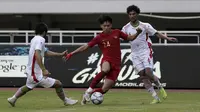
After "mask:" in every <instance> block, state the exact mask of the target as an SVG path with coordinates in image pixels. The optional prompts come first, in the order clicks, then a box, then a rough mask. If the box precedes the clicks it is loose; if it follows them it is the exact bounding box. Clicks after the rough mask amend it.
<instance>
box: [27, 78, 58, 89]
mask: <svg viewBox="0 0 200 112" xmlns="http://www.w3.org/2000/svg"><path fill="white" fill-rule="evenodd" d="M55 81H56V80H55V79H53V78H50V77H43V78H42V79H41V80H40V81H39V82H35V81H34V80H33V77H32V76H27V80H26V86H27V87H28V88H30V89H33V88H35V87H36V86H42V87H44V88H50V87H52V86H53V85H54V83H55Z"/></svg>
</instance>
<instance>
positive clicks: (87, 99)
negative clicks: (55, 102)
mask: <svg viewBox="0 0 200 112" xmlns="http://www.w3.org/2000/svg"><path fill="white" fill-rule="evenodd" d="M87 102H90V94H88V93H85V94H83V97H82V101H81V105H85V104H86V103H87Z"/></svg>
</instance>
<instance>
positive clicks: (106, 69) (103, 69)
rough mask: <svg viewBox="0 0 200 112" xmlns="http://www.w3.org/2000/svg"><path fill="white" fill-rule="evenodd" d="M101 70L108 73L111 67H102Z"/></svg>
mask: <svg viewBox="0 0 200 112" xmlns="http://www.w3.org/2000/svg"><path fill="white" fill-rule="evenodd" d="M101 71H102V72H104V73H108V72H109V71H110V69H109V68H102V69H101Z"/></svg>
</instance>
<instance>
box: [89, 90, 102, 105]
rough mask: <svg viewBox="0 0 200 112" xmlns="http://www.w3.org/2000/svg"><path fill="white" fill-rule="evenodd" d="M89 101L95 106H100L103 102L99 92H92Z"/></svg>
mask: <svg viewBox="0 0 200 112" xmlns="http://www.w3.org/2000/svg"><path fill="white" fill-rule="evenodd" d="M91 101H92V103H93V104H95V105H99V104H101V103H102V102H103V94H101V93H100V92H94V93H93V94H92V95H91Z"/></svg>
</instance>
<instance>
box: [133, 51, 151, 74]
mask: <svg viewBox="0 0 200 112" xmlns="http://www.w3.org/2000/svg"><path fill="white" fill-rule="evenodd" d="M132 62H133V67H134V69H135V73H136V74H138V73H139V72H140V71H142V70H144V69H145V68H152V69H153V57H150V56H149V55H141V56H134V57H132Z"/></svg>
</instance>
